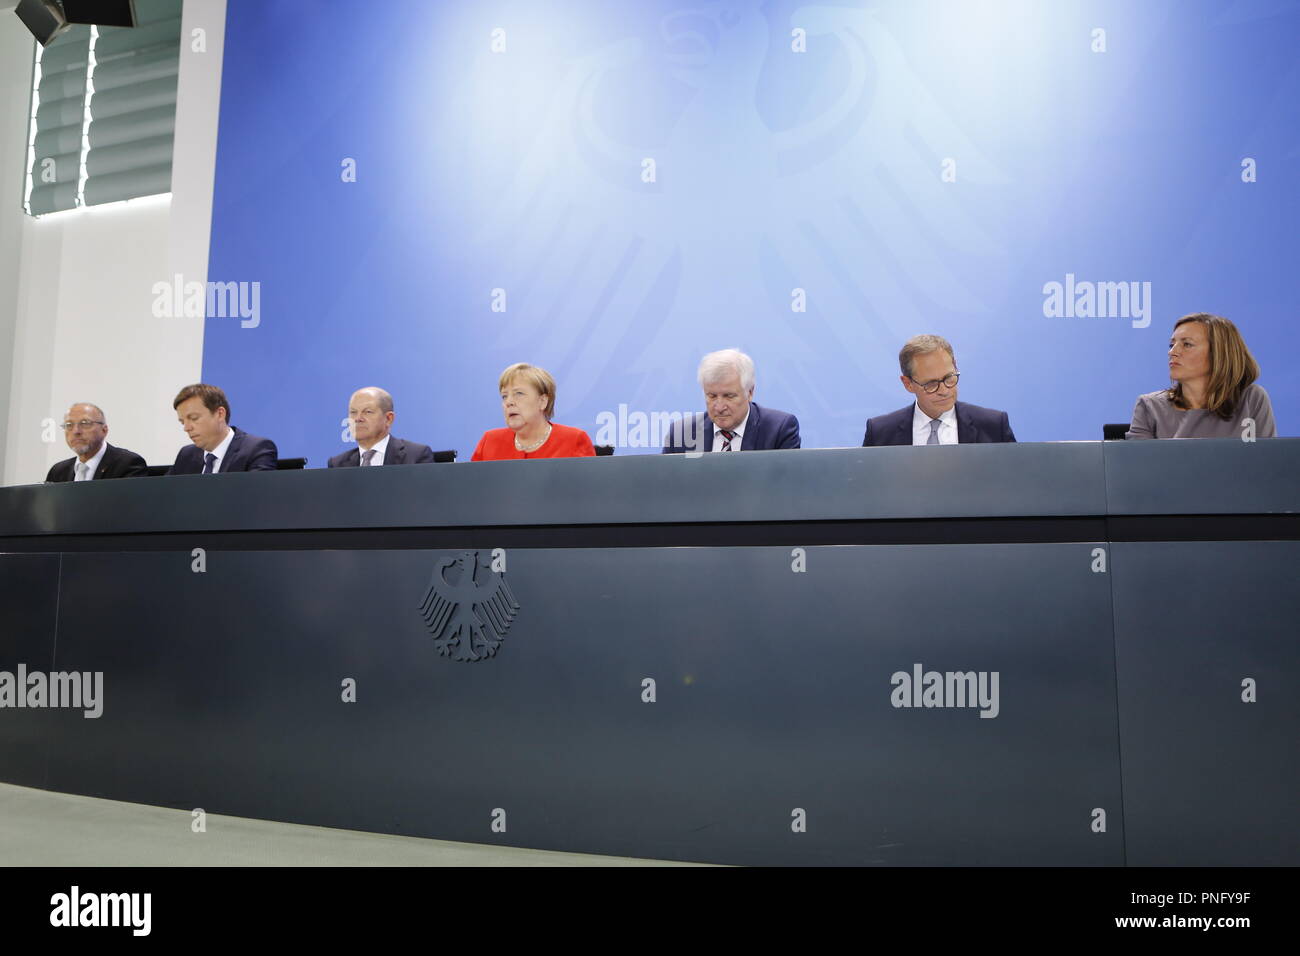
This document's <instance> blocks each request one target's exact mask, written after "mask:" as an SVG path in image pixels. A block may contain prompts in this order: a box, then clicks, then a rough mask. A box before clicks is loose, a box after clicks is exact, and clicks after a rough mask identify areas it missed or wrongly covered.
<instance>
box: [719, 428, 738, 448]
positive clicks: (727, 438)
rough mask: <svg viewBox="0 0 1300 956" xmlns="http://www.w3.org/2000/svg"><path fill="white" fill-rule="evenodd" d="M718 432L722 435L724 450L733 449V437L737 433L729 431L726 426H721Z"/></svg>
mask: <svg viewBox="0 0 1300 956" xmlns="http://www.w3.org/2000/svg"><path fill="white" fill-rule="evenodd" d="M718 434H719V435H721V436H722V450H723V451H731V439H732V437H733V436H734V435H735V434H736V433H735V432H729V431H727V430H726V429H725V428H719V429H718Z"/></svg>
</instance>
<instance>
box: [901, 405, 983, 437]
mask: <svg viewBox="0 0 1300 956" xmlns="http://www.w3.org/2000/svg"><path fill="white" fill-rule="evenodd" d="M914 408H916V403H915V402H913V403H912V408H909V409H907V410H906V411H907V414H905V415H903V416H902V420H901V421H899V423H898V430H899V431H900V432H903V431H905V432H907V434H908V440H907V444H909V445H910V444H911V443H912V440H911V434H912V417H913V416H914V415H915V414H916V412H914V411H913V410H912V409H914ZM952 413H953V417H954V418H956V419H957V444H959V445H970V444H973V443H974V441H975V423H974V422H972V421H971V418H970V410H969V409H967V407H966V403H965V402H953V403H952Z"/></svg>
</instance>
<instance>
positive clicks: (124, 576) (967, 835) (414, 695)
mask: <svg viewBox="0 0 1300 956" xmlns="http://www.w3.org/2000/svg"><path fill="white" fill-rule="evenodd" d="M0 600H2V601H3V606H4V608H5V614H4V625H3V628H2V629H0V780H3V781H4V782H8V783H14V784H19V785H23V786H29V787H38V788H44V789H48V790H55V791H64V792H69V793H77V794H87V795H91V796H96V797H105V798H110V799H115V800H127V801H135V802H140V803H146V804H154V805H158V806H165V807H174V808H180V809H185V810H195V809H198V808H202V809H203V810H204V811H206V812H207V813H219V814H234V815H240V816H248V817H258V818H265V819H272V820H283V821H289V822H294V823H302V824H315V825H321V826H329V827H343V828H350V829H358V830H369V831H377V832H384V833H394V834H404V835H415V836H423V837H435V838H439V839H444V840H461V841H470V842H477V843H500V844H508V845H512V846H524V847H539V848H547V849H555V850H569V851H581V852H589V853H602V854H616V855H626V856H635V857H654V858H663V859H674V860H694V861H707V862H718V863H735V864H885V865H927V864H945V865H946V864H956V865H1020V864H1029V865H1126V864H1127V865H1296V864H1300V828H1298V825H1297V813H1296V808H1297V802H1298V801H1297V796H1298V795H1300V763H1298V761H1297V752H1298V748H1297V741H1298V740H1300V693H1297V678H1300V645H1298V642H1297V632H1298V630H1300V628H1298V622H1300V439H1277V440H1271V441H1259V442H1254V443H1246V442H1241V441H1235V440H1214V441H1184V442H1127V443H1126V442H1109V443H1104V444H1103V443H1095V442H1081V443H1061V444H1020V445H973V446H965V445H963V446H941V447H938V448H924V449H917V448H910V447H902V448H871V449H861V448H854V449H822V450H801V451H773V452H754V453H744V454H732V455H704V456H700V457H693V458H686V457H682V456H659V455H651V456H627V457H614V458H605V459H594V460H593V459H582V460H572V459H565V460H551V461H547V460H539V461H535V462H531V463H528V464H524V463H519V462H489V463H473V464H464V463H462V464H437V465H424V466H413V467H398V468H382V469H341V470H328V471H327V470H309V471H299V472H271V473H256V474H235V475H221V476H217V477H202V476H193V477H173V478H140V479H130V480H120V481H96V482H92V483H90V484H76V485H72V484H64V485H44V486H42V485H27V486H18V487H8V488H3V489H0ZM471 658H477V659H471ZM20 665H21V666H22V667H23V669H24V671H25V672H26V673H27V674H28V675H29V676H28V678H27V680H29V681H30V680H33V678H31V677H30V675H31V674H32V673H33V672H43V673H46V674H50V675H55V676H57V674H59V673H65V674H73V673H76V674H83V675H87V677H86V683H85V684H84V685H83V686H84V687H86V688H90V687H91V686H92V682H93V680H94V678H93V677H92V676H90V675H94V674H102V684H101V685H100V691H99V694H98V699H97V702H96V706H97V707H98V708H99V709H100V710H101V713H100V714H99V716H87V715H86V714H87V708H86V707H85V706H84V705H85V703H86V701H84V700H83V701H82V702H81V703H82V705H83V706H82V707H80V708H78V707H76V706H61V707H53V706H49V704H51V703H54V702H57V701H56V700H55V698H54V696H53V693H52V692H51V693H50V694H49V696H47V698H46V700H45V703H46V706H36V704H39V703H41V700H40V698H39V697H33V696H31V692H30V691H31V688H30V685H29V687H28V688H27V690H28V696H27V697H26V698H24V703H30V704H33V705H32V706H21V707H20V706H17V703H16V698H17V697H20V696H22V691H23V690H24V688H22V687H19V686H18V684H17V674H18V673H19V671H18V668H19V666H20ZM5 672H8V673H9V674H10V675H12V676H11V677H10V683H9V687H10V690H11V692H14V691H16V693H11V695H10V698H9V701H8V705H7V706H6V705H5V703H6V701H5V698H4V684H3V680H4V673H5ZM50 680H51V686H52V685H53V681H54V678H51V679H50ZM70 693H71V692H70V691H69V690H68V685H67V684H66V682H65V684H64V698H63V699H62V703H65V704H66V703H68V702H69V700H70V699H71V698H70V696H69V695H70ZM73 703H76V702H75V701H73ZM212 829H213V828H212V827H211V826H210V827H209V837H210V838H217V839H219V835H217V834H213V833H212Z"/></svg>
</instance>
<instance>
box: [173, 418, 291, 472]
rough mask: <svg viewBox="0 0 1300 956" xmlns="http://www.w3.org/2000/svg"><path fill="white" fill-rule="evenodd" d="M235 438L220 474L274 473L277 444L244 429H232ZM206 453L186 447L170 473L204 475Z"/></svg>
mask: <svg viewBox="0 0 1300 956" xmlns="http://www.w3.org/2000/svg"><path fill="white" fill-rule="evenodd" d="M231 430H232V431H233V432H234V433H235V437H234V438H232V439H231V440H230V447H229V448H227V449H226V457H225V458H222V459H221V466H220V467H219V468H217V472H218V474H225V473H226V472H228V471H275V462H276V458H277V457H278V452H277V451H276V448H275V442H273V441H271V439H269V438H259V437H258V436H256V435H250V434H248V432H246V431H244V430H243V429H242V428H235V427H234V426H231ZM206 454H207V452H205V451H204V450H203V449H202V448H200V447H199V446H198V445H192V444H191V445H186V446H185V447H184V448H182V449H181V450H180V452H179V453H177V455H176V463H175V464H174V465H172V466H171V469H170V470H169V471H168V472H167V474H169V475H201V474H203V457H204V456H205V455H206Z"/></svg>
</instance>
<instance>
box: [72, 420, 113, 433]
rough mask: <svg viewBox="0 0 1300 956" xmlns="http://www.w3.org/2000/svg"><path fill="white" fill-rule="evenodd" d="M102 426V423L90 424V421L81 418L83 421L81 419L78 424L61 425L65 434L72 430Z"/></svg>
mask: <svg viewBox="0 0 1300 956" xmlns="http://www.w3.org/2000/svg"><path fill="white" fill-rule="evenodd" d="M102 424H104V423H103V422H92V421H90V420H89V419H85V418H83V419H82V420H81V421H79V422H64V423H63V430H64V431H65V432H70V431H72V430H73V429H74V428H89V427H90V426H91V425H102Z"/></svg>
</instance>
